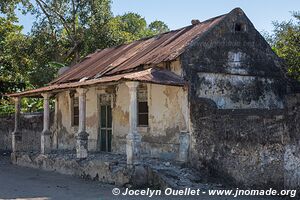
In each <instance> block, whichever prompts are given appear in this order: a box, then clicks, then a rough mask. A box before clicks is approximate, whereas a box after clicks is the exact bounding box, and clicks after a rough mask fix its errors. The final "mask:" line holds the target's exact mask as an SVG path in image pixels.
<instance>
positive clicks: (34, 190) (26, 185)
mask: <svg viewBox="0 0 300 200" xmlns="http://www.w3.org/2000/svg"><path fill="white" fill-rule="evenodd" d="M113 188H115V187H114V186H112V185H106V184H102V183H99V182H95V181H87V180H82V179H80V178H76V177H72V176H66V175H61V174H58V173H54V172H45V171H41V170H38V169H30V168H24V167H18V166H14V165H11V164H10V163H9V161H8V157H1V156H0V199H22V200H24V199H32V200H46V199H55V200H56V199H57V200H60V199H62V200H64V199H66V200H77V199H78V200H79V199H80V200H83V199H87V200H110V199H122V200H127V199H149V200H150V199H151V200H152V199H200V200H201V199H203V200H206V199H209V200H219V199H220V200H229V199H236V200H240V199H241V200H242V199H243V200H266V199H278V198H255V197H248V198H233V197H209V196H201V197H200V196H198V197H188V196H185V197H182V196H181V197H176V196H155V197H152V198H149V197H145V196H136V197H132V196H114V195H113V194H112V189H113Z"/></svg>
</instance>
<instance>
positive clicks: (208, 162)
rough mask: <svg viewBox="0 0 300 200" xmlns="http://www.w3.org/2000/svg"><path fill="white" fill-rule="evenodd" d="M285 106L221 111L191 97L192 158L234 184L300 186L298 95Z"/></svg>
mask: <svg viewBox="0 0 300 200" xmlns="http://www.w3.org/2000/svg"><path fill="white" fill-rule="evenodd" d="M286 103H287V106H286V109H284V110H261V109H259V110H254V109H251V110H250V109H249V110H219V109H217V108H216V107H214V105H213V104H211V102H208V101H204V100H199V101H197V102H193V104H194V106H192V107H193V109H194V110H193V111H191V113H193V114H194V115H193V116H192V122H193V128H194V132H193V135H192V142H191V143H192V144H191V145H192V146H191V152H190V163H191V165H192V166H193V167H195V168H197V169H202V170H203V169H205V170H207V171H208V172H209V173H210V174H211V175H213V176H216V177H218V178H223V179H224V181H226V182H228V183H232V184H236V185H244V186H246V187H249V186H251V187H255V186H256V187H258V188H262V187H263V188H270V187H275V188H280V189H282V188H284V187H286V188H300V184H299V183H300V176H299V174H300V156H299V153H298V152H300V150H299V149H300V145H299V137H300V136H299V133H300V132H299V126H300V119H299V117H300V113H299V108H300V105H299V103H300V95H295V96H290V97H288V98H287V100H286Z"/></svg>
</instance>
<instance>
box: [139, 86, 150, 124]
mask: <svg viewBox="0 0 300 200" xmlns="http://www.w3.org/2000/svg"><path fill="white" fill-rule="evenodd" d="M140 103H146V106H147V112H140V109H139V108H140ZM140 115H145V116H147V124H140ZM137 127H149V104H148V90H147V85H139V87H138V88H137Z"/></svg>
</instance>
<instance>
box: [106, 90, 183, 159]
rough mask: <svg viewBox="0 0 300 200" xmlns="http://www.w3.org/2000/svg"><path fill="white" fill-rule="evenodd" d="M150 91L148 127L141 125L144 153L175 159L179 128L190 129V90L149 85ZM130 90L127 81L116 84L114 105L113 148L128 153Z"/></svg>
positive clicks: (181, 129)
mask: <svg viewBox="0 0 300 200" xmlns="http://www.w3.org/2000/svg"><path fill="white" fill-rule="evenodd" d="M146 85H147V91H148V109H149V126H148V127H138V132H139V133H140V134H141V136H142V153H143V154H147V155H150V156H156V157H164V158H176V156H177V153H178V148H179V140H178V139H179V133H180V131H186V130H188V127H187V124H189V118H188V101H187V90H184V89H183V88H181V87H174V86H162V85H155V84H146ZM128 105H129V93H128V88H127V86H126V85H125V84H120V85H118V87H117V92H116V101H115V105H114V107H113V111H112V112H113V138H114V139H113V149H115V150H116V151H117V152H125V147H126V135H127V134H128V131H129V126H128V125H129V112H128Z"/></svg>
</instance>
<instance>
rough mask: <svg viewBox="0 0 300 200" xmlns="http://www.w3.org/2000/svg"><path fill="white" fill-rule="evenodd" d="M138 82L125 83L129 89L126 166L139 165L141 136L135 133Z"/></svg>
mask: <svg viewBox="0 0 300 200" xmlns="http://www.w3.org/2000/svg"><path fill="white" fill-rule="evenodd" d="M138 84H139V83H138V82H127V83H126V85H127V86H128V88H129V96H130V104H129V133H128V135H127V137H126V139H127V145H126V154H127V165H129V166H133V165H136V164H139V158H140V145H141V136H140V135H139V133H138V132H137V86H138Z"/></svg>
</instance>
